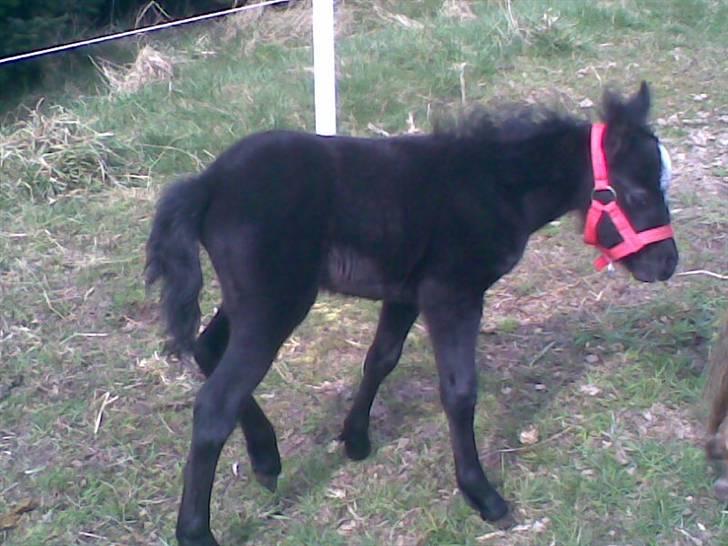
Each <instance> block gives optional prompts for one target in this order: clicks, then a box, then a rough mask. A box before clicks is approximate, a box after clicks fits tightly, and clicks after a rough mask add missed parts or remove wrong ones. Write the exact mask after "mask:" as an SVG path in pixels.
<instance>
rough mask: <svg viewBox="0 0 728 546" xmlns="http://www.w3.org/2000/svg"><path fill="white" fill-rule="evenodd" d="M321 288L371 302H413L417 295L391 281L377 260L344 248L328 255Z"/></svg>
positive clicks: (411, 290) (408, 287) (410, 289)
mask: <svg viewBox="0 0 728 546" xmlns="http://www.w3.org/2000/svg"><path fill="white" fill-rule="evenodd" d="M321 286H322V287H323V288H325V289H326V290H330V291H332V292H337V293H339V294H346V295H348V296H358V297H360V298H366V299H372V300H394V301H410V300H412V299H413V298H414V293H415V292H414V288H413V287H411V286H409V285H408V284H407V283H406V282H403V281H397V280H396V279H388V278H387V275H385V273H384V271H383V268H382V266H381V264H379V263H377V261H376V260H373V259H372V258H369V257H367V256H364V255H363V254H361V253H359V252H357V251H356V250H353V249H348V248H341V247H334V248H332V249H331V250H330V251H329V252H328V254H327V256H326V263H325V265H324V271H323V272H322V278H321Z"/></svg>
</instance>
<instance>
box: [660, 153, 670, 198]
mask: <svg viewBox="0 0 728 546" xmlns="http://www.w3.org/2000/svg"><path fill="white" fill-rule="evenodd" d="M658 146H659V148H660V163H661V171H660V189H661V190H662V193H663V194H664V195H665V202H667V190H668V189H669V188H670V180H671V178H672V160H671V159H670V154H669V152H668V151H667V148H665V147H664V146H663V145H662V144H661V143H658Z"/></svg>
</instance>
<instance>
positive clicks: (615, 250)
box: [584, 123, 673, 271]
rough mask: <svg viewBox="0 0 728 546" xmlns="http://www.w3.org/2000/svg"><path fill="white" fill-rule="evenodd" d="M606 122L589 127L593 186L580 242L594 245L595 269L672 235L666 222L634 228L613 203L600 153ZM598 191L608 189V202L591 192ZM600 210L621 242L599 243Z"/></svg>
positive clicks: (615, 201)
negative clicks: (641, 228)
mask: <svg viewBox="0 0 728 546" xmlns="http://www.w3.org/2000/svg"><path fill="white" fill-rule="evenodd" d="M605 129H606V126H605V125H604V124H603V123H595V124H594V125H592V128H591V161H592V171H593V173H594V190H592V199H591V206H590V207H589V211H588V212H587V214H586V222H585V223H584V242H585V243H586V244H588V245H593V246H595V247H596V248H597V249H598V250H599V252H601V253H602V255H601V256H600V257H599V258H597V259H596V260H595V261H594V266H595V267H596V268H597V271H601V270H602V269H604V268H605V267H606V266H607V265H608V264H610V263H611V262H617V261H619V260H621V259H622V258H624V257H625V256H629V255H630V254H634V253H635V252H639V251H640V250H642V249H643V248H644V247H646V246H647V245H649V244H651V243H656V242H657V241H663V240H665V239H669V238H671V237H673V231H672V227H671V226H670V224H667V225H664V226H660V227H656V228H652V229H646V230H644V231H640V232H637V231H635V229H634V228H633V227H632V224H631V223H630V221H629V219H628V218H627V216H626V215H625V214H624V211H623V210H622V209H621V208H620V206H619V205H618V204H617V192H616V190H615V189H614V188H613V187H612V186H611V185H610V184H609V173H608V171H607V158H606V155H605V154H604V142H603V141H604V131H605ZM600 191H608V192H610V193H611V194H612V200H611V201H610V202H609V203H606V204H605V203H602V202H600V201H597V200H596V199H595V195H596V193H597V192H600ZM603 214H607V216H609V218H610V220H612V223H613V224H614V227H615V228H617V231H618V232H619V234H620V235H621V237H622V242H621V243H619V244H617V245H616V246H613V247H612V248H604V247H603V246H601V245H600V244H599V239H598V237H597V225H598V224H599V221H600V220H601V218H602V215H603Z"/></svg>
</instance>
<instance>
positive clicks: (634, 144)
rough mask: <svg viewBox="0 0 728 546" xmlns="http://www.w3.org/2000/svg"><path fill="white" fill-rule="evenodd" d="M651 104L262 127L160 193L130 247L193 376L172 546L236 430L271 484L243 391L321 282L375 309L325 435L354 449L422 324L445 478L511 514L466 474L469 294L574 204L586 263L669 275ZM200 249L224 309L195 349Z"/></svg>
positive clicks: (192, 534)
mask: <svg viewBox="0 0 728 546" xmlns="http://www.w3.org/2000/svg"><path fill="white" fill-rule="evenodd" d="M648 110H649V91H648V89H647V86H646V85H645V84H643V85H642V87H641V88H640V90H639V92H638V93H637V94H636V95H635V96H633V97H632V98H630V99H628V100H623V99H621V98H619V97H617V96H614V95H612V94H606V95H605V98H604V124H597V125H594V126H591V125H590V124H589V123H586V122H583V121H579V120H576V119H572V118H569V117H565V116H561V115H556V114H554V113H550V112H547V111H544V110H538V111H535V110H518V111H512V112H511V113H510V115H503V113H502V112H501V113H500V115H499V116H495V115H492V114H491V113H488V112H481V113H480V114H479V115H477V116H474V117H473V118H472V119H471V120H469V121H468V120H466V121H465V122H464V123H463V124H462V125H461V126H460V127H458V128H457V129H454V130H450V131H440V132H435V133H434V134H431V135H426V136H402V137H393V138H386V139H364V138H347V137H319V136H313V135H308V134H302V133H294V132H285V131H275V132H268V133H259V134H255V135H252V136H249V137H247V138H245V139H243V140H242V141H240V142H238V143H237V144H235V145H234V146H232V147H231V148H230V149H228V150H227V151H226V152H224V153H223V154H222V155H221V156H220V157H219V158H218V159H217V160H216V161H214V162H213V163H212V164H211V165H210V166H209V167H208V168H207V169H206V170H205V171H204V172H203V173H201V174H200V175H198V176H195V177H192V178H189V179H186V180H183V181H180V182H177V183H175V184H173V185H171V186H170V187H169V188H168V189H167V190H166V191H165V193H164V195H163V196H162V198H161V199H160V201H159V204H158V208H157V213H156V216H155V218H154V223H153V227H152V232H151V235H150V237H149V241H148V244H147V280H148V282H149V283H153V282H155V281H156V280H162V283H163V288H162V306H163V314H164V317H165V319H166V322H167V327H168V331H169V334H170V337H171V342H170V349H171V350H173V351H176V352H189V351H193V352H194V354H195V358H196V359H197V361H198V363H199V364H200V366H201V368H202V370H203V371H204V373H205V375H206V376H207V377H208V379H207V381H206V382H205V384H204V385H203V386H202V387H201V388H200V391H199V393H198V395H197V400H196V402H195V408H194V424H193V432H192V444H191V447H190V452H189V457H188V460H187V465H186V468H185V476H184V493H183V495H182V504H181V506H180V511H179V519H178V523H177V537H178V540H179V542H180V544H182V545H183V546H214V545H216V544H217V542H216V541H215V539H214V537H213V535H212V533H211V532H210V512H209V510H210V495H211V491H212V483H213V479H214V475H215V468H216V465H217V461H218V457H219V454H220V451H221V449H222V447H223V445H224V443H225V441H226V440H227V438H228V436H229V435H230V433H231V432H232V430H233V428H234V427H235V424H236V423H238V422H240V424H241V426H242V429H243V433H244V434H245V438H246V440H247V446H248V453H249V455H250V460H251V463H252V466H253V471H254V473H255V476H256V477H257V478H258V480H259V481H261V482H262V483H263V484H264V485H265V486H266V487H269V488H271V489H273V488H274V487H275V485H276V480H277V477H278V475H279V474H280V471H281V460H280V455H279V453H278V448H277V445H276V436H275V432H274V429H273V426H272V425H271V423H270V422H269V421H268V419H267V418H266V416H265V414H264V413H263V411H262V410H261V409H260V407H259V406H258V404H257V403H256V401H255V399H254V398H253V392H254V390H255V388H256V386H257V385H258V384H259V383H260V381H261V380H262V379H263V377H264V376H265V374H266V372H267V371H268V369H269V368H270V366H271V363H272V361H273V359H274V358H275V357H276V354H277V352H278V350H279V348H280V346H281V344H282V343H283V342H284V341H285V340H286V338H287V337H288V336H289V335H290V334H291V332H292V331H293V330H294V328H295V327H296V326H297V325H298V324H299V323H300V322H301V320H303V318H304V317H305V316H306V314H307V313H308V310H309V309H310V307H311V305H312V304H313V302H314V301H315V299H316V295H317V293H318V290H319V289H321V288H323V289H326V290H330V291H334V292H339V293H343V294H348V295H353V296H359V297H365V298H371V299H377V300H381V301H382V302H383V303H382V308H381V314H380V318H379V325H378V327H377V333H376V336H375V338H374V342H373V343H372V346H371V347H370V349H369V351H368V353H367V357H366V361H365V365H364V377H363V379H362V382H361V385H360V387H359V389H358V391H357V393H356V397H355V399H354V404H353V406H352V408H351V411H350V412H349V414H348V416H347V417H346V419H345V421H344V427H343V431H342V433H341V439H342V440H343V442H344V445H345V449H346V453H347V455H348V456H349V457H351V458H352V459H362V458H364V457H366V456H367V455H368V454H369V452H370V450H371V446H370V442H369V433H368V429H369V412H370V409H371V406H372V402H373V400H374V397H375V395H376V393H377V390H378V388H379V386H380V384H381V383H382V381H383V380H384V378H385V377H386V376H387V375H388V374H389V373H390V372H391V371H392V369H394V367H395V366H396V364H397V361H398V360H399V357H400V354H401V352H402V346H403V343H404V340H405V338H406V336H407V333H408V332H409V330H410V328H411V326H412V324H413V323H414V321H415V319H416V318H417V316H418V315H420V314H421V315H422V316H423V318H424V321H425V324H426V326H427V330H428V332H429V335H430V338H431V340H432V345H433V348H434V352H435V360H436V363H437V369H438V373H439V378H440V397H441V400H442V405H443V408H444V410H445V412H446V414H447V418H448V423H449V427H450V441H451V444H452V449H453V455H454V460H455V474H456V479H457V483H458V486H459V487H460V490H461V491H462V493H463V495H464V497H465V499H466V500H467V502H468V503H469V504H470V505H472V506H473V507H474V508H475V509H476V510H477V511H478V512H479V513H480V515H481V516H482V517H483V518H484V519H486V520H491V521H494V520H499V519H501V518H503V517H504V516H505V515H506V514H507V513H508V506H507V504H506V502H505V501H504V500H503V499H502V498H501V496H500V495H499V494H498V492H497V491H496V490H495V489H494V488H493V487H492V486H491V485H490V483H489V482H488V479H487V478H486V476H485V473H484V472H483V469H482V467H481V464H480V461H479V459H478V450H477V446H476V442H475V437H474V433H473V420H474V412H475V402H476V394H477V377H476V372H475V345H476V337H477V332H478V327H479V323H480V319H481V314H482V306H483V295H484V293H485V291H486V290H487V289H488V287H490V286H491V285H492V284H493V283H494V282H496V281H497V280H498V279H499V278H500V277H501V276H503V275H504V274H506V273H508V272H509V271H510V270H511V269H512V268H513V266H514V265H515V264H516V263H517V262H518V260H519V259H520V258H521V255H522V254H523V251H524V248H525V245H526V242H527V240H528V237H529V236H530V234H531V233H532V232H534V231H535V230H537V229H539V228H540V227H542V226H543V225H544V224H546V223H548V222H550V221H552V220H554V219H555V218H558V217H559V216H561V215H563V214H565V213H567V212H569V211H572V210H575V211H578V212H579V213H581V215H582V216H585V217H586V228H587V230H586V232H585V236H586V240H587V242H589V243H590V244H593V245H595V246H596V247H597V248H598V249H599V250H600V251H601V252H602V253H603V255H604V256H603V257H602V258H601V259H600V260H601V262H602V263H601V265H604V264H605V263H607V262H609V261H619V262H620V263H622V264H624V265H625V266H626V268H627V269H628V270H629V271H631V272H632V274H633V275H634V276H635V277H636V278H638V279H640V280H643V281H650V282H651V281H655V280H665V279H667V278H668V277H670V276H671V275H672V273H673V271H674V269H675V266H676V264H677V249H676V246H675V243H674V240H673V239H672V229H671V228H670V226H669V221H670V218H669V211H668V208H667V205H666V199H665V195H664V188H665V186H666V180H667V179H668V178H669V168H668V167H669V159H668V156H667V154H666V151H665V150H664V148H662V147H661V145H660V144H659V142H658V140H657V139H656V138H655V136H654V135H653V134H652V132H651V131H650V130H649V128H648V126H647V114H648ZM587 211H589V212H588V214H587ZM199 243H201V244H202V246H203V247H204V248H205V250H206V251H207V253H208V255H209V256H210V259H211V261H212V264H213V267H214V269H215V272H216V274H217V277H218V279H219V282H220V286H221V291H222V300H223V303H222V306H221V307H220V310H219V311H218V312H217V314H216V315H215V317H214V318H213V320H212V321H211V322H210V324H209V325H208V326H207V328H206V329H205V331H204V332H203V333H202V334H201V335H200V336H199V338H198V339H197V340H196V341H195V340H194V339H195V335H196V333H197V329H198V326H199V321H200V310H199V306H198V303H197V301H198V295H199V292H200V290H201V288H202V274H201V270H200V261H199Z"/></svg>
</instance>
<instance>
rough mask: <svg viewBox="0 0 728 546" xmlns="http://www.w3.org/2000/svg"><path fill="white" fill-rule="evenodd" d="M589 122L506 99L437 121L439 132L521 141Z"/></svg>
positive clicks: (470, 138)
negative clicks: (506, 100) (503, 102)
mask: <svg viewBox="0 0 728 546" xmlns="http://www.w3.org/2000/svg"><path fill="white" fill-rule="evenodd" d="M588 123H589V122H588V121H585V120H583V119H579V118H577V117H575V116H573V115H571V114H568V113H566V112H564V111H563V110H559V109H556V108H553V107H547V106H543V105H532V104H520V103H506V104H493V105H489V106H487V107H486V106H483V105H477V106H474V107H472V108H469V109H468V110H467V111H465V112H462V113H460V114H458V115H455V116H449V117H443V118H438V119H436V120H435V122H434V131H433V133H434V134H436V135H443V136H450V137H454V138H456V139H457V140H460V141H463V142H468V141H475V142H488V143H493V144H506V143H518V142H523V141H526V140H529V139H531V138H533V137H535V136H543V135H551V134H555V133H559V132H561V131H563V130H565V129H570V128H574V127H578V126H582V125H587V124H588Z"/></svg>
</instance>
